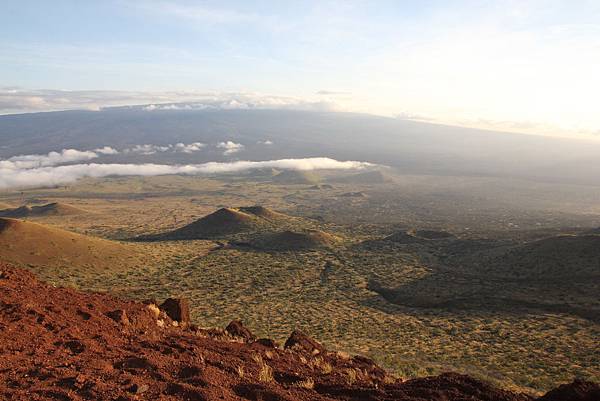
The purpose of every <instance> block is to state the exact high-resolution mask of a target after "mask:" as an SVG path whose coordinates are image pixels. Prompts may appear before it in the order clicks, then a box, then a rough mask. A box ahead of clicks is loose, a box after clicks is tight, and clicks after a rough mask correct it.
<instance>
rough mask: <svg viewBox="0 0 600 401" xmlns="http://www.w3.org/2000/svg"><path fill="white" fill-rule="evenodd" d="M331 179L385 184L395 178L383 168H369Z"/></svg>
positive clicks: (343, 181) (353, 182)
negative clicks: (382, 169)
mask: <svg viewBox="0 0 600 401" xmlns="http://www.w3.org/2000/svg"><path fill="white" fill-rule="evenodd" d="M330 181H331V182H340V183H347V184H384V183H388V182H393V181H394V178H393V177H392V176H391V175H389V174H388V173H385V172H383V171H381V170H369V171H364V172H360V173H355V174H351V175H345V176H340V177H333V178H332V179H331V180H330Z"/></svg>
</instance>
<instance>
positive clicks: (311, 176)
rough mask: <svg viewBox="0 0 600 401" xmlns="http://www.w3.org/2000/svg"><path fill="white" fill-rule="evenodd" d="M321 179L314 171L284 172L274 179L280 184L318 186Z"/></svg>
mask: <svg viewBox="0 0 600 401" xmlns="http://www.w3.org/2000/svg"><path fill="white" fill-rule="evenodd" d="M320 181H321V177H319V175H318V174H316V173H314V172H312V171H297V170H284V171H282V172H281V173H279V174H277V175H276V176H274V177H273V182H276V183H279V184H318V183H319V182H320Z"/></svg>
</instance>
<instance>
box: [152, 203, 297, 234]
mask: <svg viewBox="0 0 600 401" xmlns="http://www.w3.org/2000/svg"><path fill="white" fill-rule="evenodd" d="M295 219H296V218H294V217H292V216H288V215H286V214H283V213H279V212H276V211H274V210H271V209H268V208H266V207H263V206H244V207H239V208H222V209H219V210H217V211H216V212H214V213H211V214H209V215H207V216H204V217H202V218H200V219H198V220H196V221H194V222H193V223H190V224H188V225H186V226H183V227H181V228H178V229H176V230H174V231H171V232H168V233H164V234H159V235H153V236H146V237H142V238H141V239H142V240H144V239H149V240H190V239H211V238H219V237H223V236H228V235H235V234H240V233H247V232H251V231H257V230H270V229H273V228H274V227H277V226H278V225H279V224H283V223H286V222H289V221H292V220H295Z"/></svg>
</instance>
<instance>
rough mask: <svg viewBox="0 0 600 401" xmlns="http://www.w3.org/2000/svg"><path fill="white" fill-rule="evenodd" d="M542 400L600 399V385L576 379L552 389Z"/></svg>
mask: <svg viewBox="0 0 600 401" xmlns="http://www.w3.org/2000/svg"><path fill="white" fill-rule="evenodd" d="M539 400H540V401H597V400H600V386H599V385H598V384H596V383H593V382H587V381H583V380H578V379H575V380H574V381H573V382H572V383H569V384H562V385H560V386H558V387H557V388H555V389H554V390H550V391H549V392H548V393H546V395H544V396H543V397H541V398H540V399H539Z"/></svg>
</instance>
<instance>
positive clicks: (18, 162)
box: [0, 146, 114, 170]
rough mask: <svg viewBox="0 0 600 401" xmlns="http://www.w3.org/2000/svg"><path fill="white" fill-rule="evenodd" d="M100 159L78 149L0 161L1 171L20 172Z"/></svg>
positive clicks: (92, 153)
mask: <svg viewBox="0 0 600 401" xmlns="http://www.w3.org/2000/svg"><path fill="white" fill-rule="evenodd" d="M111 151H114V149H112V148H109V147H107V146H105V147H104V148H102V149H97V152H99V153H104V154H107V153H105V152H111ZM97 157H98V154H97V153H96V152H92V151H81V150H77V149H63V150H62V152H50V153H48V154H47V155H20V156H13V157H11V158H9V159H7V160H0V169H7V170H18V169H30V168H37V167H49V166H57V165H59V164H65V163H74V162H80V161H85V160H91V159H95V158H97Z"/></svg>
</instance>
